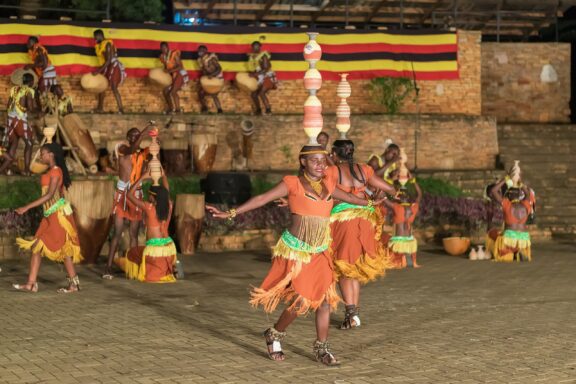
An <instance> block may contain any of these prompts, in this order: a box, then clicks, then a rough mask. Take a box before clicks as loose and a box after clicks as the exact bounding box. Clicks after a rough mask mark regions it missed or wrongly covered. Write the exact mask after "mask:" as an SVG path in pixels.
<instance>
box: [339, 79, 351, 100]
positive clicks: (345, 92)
mask: <svg viewBox="0 0 576 384" xmlns="http://www.w3.org/2000/svg"><path fill="white" fill-rule="evenodd" d="M347 77H348V74H347V73H341V74H340V78H341V80H340V82H339V83H338V87H337V88H336V94H337V95H338V97H339V98H341V99H346V98H348V97H350V95H351V94H352V88H351V87H350V83H349V82H348V81H347V80H346V78H347Z"/></svg>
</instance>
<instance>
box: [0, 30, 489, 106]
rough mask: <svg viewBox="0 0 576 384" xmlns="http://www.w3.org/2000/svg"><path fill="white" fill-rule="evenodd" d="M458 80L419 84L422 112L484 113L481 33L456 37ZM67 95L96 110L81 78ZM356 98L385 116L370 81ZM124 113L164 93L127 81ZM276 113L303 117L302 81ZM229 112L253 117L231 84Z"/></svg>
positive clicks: (187, 97)
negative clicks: (82, 85) (481, 76)
mask: <svg viewBox="0 0 576 384" xmlns="http://www.w3.org/2000/svg"><path fill="white" fill-rule="evenodd" d="M458 62H459V66H460V79H459V80H444V81H421V82H419V83H418V86H419V88H420V97H419V99H420V100H419V108H420V111H421V112H422V113H429V114H468V115H479V114H480V111H481V91H480V33H479V32H471V31H461V32H459V33H458ZM59 81H60V83H61V84H62V86H63V88H64V91H65V92H66V93H69V94H71V95H72V97H73V99H74V104H75V106H76V109H77V110H78V111H80V112H88V111H90V110H92V109H94V108H95V106H96V98H95V96H94V95H92V94H89V93H86V92H83V91H82V90H81V87H80V77H79V76H73V77H60V78H59ZM337 84H338V83H337V82H334V81H325V82H324V84H323V87H322V89H321V90H320V92H319V93H318V96H319V98H320V99H321V100H322V103H323V104H324V111H325V112H326V113H334V112H335V109H336V106H337V105H338V102H339V100H338V99H337V97H336V86H337ZM351 85H352V96H351V97H350V98H349V99H348V103H349V104H350V106H351V109H352V113H353V114H359V113H381V112H383V110H384V109H383V107H382V106H380V105H378V104H377V103H375V102H374V101H373V100H372V97H371V93H370V87H369V81H365V80H354V81H351ZM9 89H10V83H9V76H2V77H1V78H0V108H4V106H5V105H6V102H7V99H8V92H9ZM195 89H196V84H191V85H189V86H188V87H187V88H186V89H184V90H183V91H181V92H180V94H181V99H182V106H183V107H184V109H185V110H186V111H187V112H197V111H198V110H199V105H198V101H197V97H196V91H195ZM120 93H121V95H122V99H123V102H124V107H125V111H126V112H132V113H141V112H155V113H158V112H161V111H162V110H163V109H164V101H163V98H162V95H161V90H160V89H158V88H155V87H152V86H150V85H148V81H147V79H141V78H140V79H138V78H130V77H129V78H127V79H126V81H125V83H124V84H123V85H122V87H121V88H120ZM269 97H270V102H271V103H272V106H273V111H274V112H276V113H302V111H303V104H304V101H305V100H306V97H307V93H306V91H305V89H304V85H303V82H302V81H301V80H298V81H295V80H293V81H282V82H281V83H280V85H279V89H278V90H276V91H272V92H270V93H269ZM220 100H221V102H222V105H223V109H224V111H225V112H231V113H249V112H250V105H251V104H250V98H249V96H248V95H247V94H245V93H243V92H240V91H239V90H238V89H236V88H233V87H232V86H231V85H230V84H229V83H227V84H226V86H225V89H224V90H223V91H222V92H221V93H220ZM105 109H106V110H109V111H111V110H116V105H115V101H114V97H113V95H112V94H111V93H110V92H108V93H107V96H106V99H105ZM416 110H417V106H416V104H415V103H414V102H412V101H411V100H408V101H407V103H406V105H405V108H404V110H403V111H404V112H415V111H416Z"/></svg>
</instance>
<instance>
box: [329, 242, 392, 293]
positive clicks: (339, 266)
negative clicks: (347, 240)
mask: <svg viewBox="0 0 576 384" xmlns="http://www.w3.org/2000/svg"><path fill="white" fill-rule="evenodd" d="M334 265H335V266H336V271H337V275H338V278H340V277H345V278H347V279H353V280H358V281H359V282H360V283H361V284H366V283H368V282H370V281H373V280H376V278H378V277H380V276H384V275H385V274H386V269H390V268H391V267H392V266H391V265H390V262H389V259H388V251H387V249H386V248H384V246H383V245H382V244H378V246H377V251H376V254H375V255H374V256H369V255H366V254H363V255H361V256H360V257H359V258H358V260H356V262H355V263H354V264H348V263H347V262H345V261H344V260H335V261H334Z"/></svg>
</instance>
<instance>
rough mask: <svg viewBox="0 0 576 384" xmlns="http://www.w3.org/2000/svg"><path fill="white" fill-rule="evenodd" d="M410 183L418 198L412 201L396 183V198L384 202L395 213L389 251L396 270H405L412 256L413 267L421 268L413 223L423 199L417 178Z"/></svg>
mask: <svg viewBox="0 0 576 384" xmlns="http://www.w3.org/2000/svg"><path fill="white" fill-rule="evenodd" d="M409 183H411V184H414V188H415V189H416V198H415V199H412V198H411V197H410V195H409V193H408V191H407V189H406V188H405V187H403V186H401V185H400V183H399V182H398V181H396V182H395V186H396V190H397V193H396V196H394V197H393V198H392V199H387V200H384V204H385V205H386V206H387V207H388V208H389V209H390V210H391V211H392V212H393V215H394V216H393V219H392V222H393V224H394V236H392V237H391V238H390V240H389V241H388V250H389V251H390V262H391V263H392V265H393V267H394V268H405V267H406V266H407V265H408V260H407V256H408V255H410V257H411V261H412V263H411V264H412V266H413V267H414V268H420V265H419V264H418V262H417V260H416V252H417V251H418V242H417V241H416V239H415V238H414V236H412V223H414V219H416V215H417V214H418V209H419V207H420V200H421V199H422V190H421V189H420V186H419V185H418V183H417V182H416V179H415V178H412V179H410V181H409Z"/></svg>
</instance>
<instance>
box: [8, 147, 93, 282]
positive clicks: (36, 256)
mask: <svg viewBox="0 0 576 384" xmlns="http://www.w3.org/2000/svg"><path fill="white" fill-rule="evenodd" d="M40 161H41V162H42V163H44V164H46V165H48V170H47V171H46V173H44V174H43V175H42V176H41V177H40V185H41V186H42V196H41V197H40V198H39V199H37V200H34V201H33V202H31V203H29V204H27V205H25V206H24V207H21V208H18V209H16V213H17V214H19V215H23V214H24V213H26V212H27V211H29V210H30V209H32V208H35V207H39V206H42V208H43V210H44V217H43V218H42V221H40V226H39V227H38V230H37V231H36V234H35V235H34V238H33V239H32V240H25V239H20V238H18V239H16V242H17V243H18V245H19V246H20V248H22V249H29V250H32V258H31V259H30V272H29V274H28V282H27V283H26V284H14V285H13V287H14V288H15V289H17V290H20V291H28V292H38V283H37V278H38V271H39V270H40V263H41V261H42V256H44V257H47V258H48V259H50V260H52V261H56V262H58V263H64V268H65V269H66V273H67V274H68V287H67V288H60V289H59V290H58V292H59V293H70V292H76V291H79V290H80V280H79V279H78V275H77V274H76V271H75V270H74V264H76V263H79V262H81V261H82V255H81V253H80V242H79V240H78V231H77V229H76V222H75V221H74V215H73V212H72V207H71V206H70V203H69V202H68V201H66V199H65V198H64V192H65V189H68V188H69V187H70V185H71V183H72V181H71V180H70V175H69V174H68V169H67V168H66V162H65V161H64V152H63V151H62V147H61V146H60V145H59V144H57V143H51V144H45V145H44V146H42V149H41V150H40Z"/></svg>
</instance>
